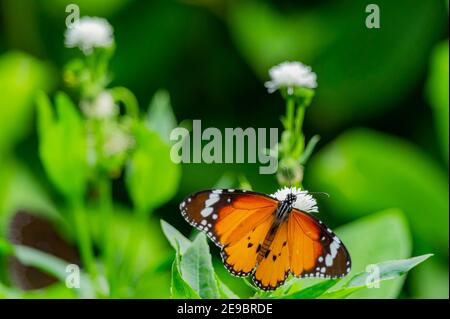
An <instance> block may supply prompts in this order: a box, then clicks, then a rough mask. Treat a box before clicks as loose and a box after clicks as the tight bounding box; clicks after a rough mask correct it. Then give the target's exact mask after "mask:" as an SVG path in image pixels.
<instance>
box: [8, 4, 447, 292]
mask: <svg viewBox="0 0 450 319" xmlns="http://www.w3.org/2000/svg"><path fill="white" fill-rule="evenodd" d="M68 3H76V4H78V5H79V6H80V10H81V15H82V16H84V15H90V16H101V17H105V18H107V19H108V21H109V22H110V23H111V24H112V25H113V27H114V33H115V38H116V44H117V50H116V54H115V56H114V58H113V60H112V65H111V69H112V73H113V75H114V79H113V83H112V85H120V86H125V87H127V88H129V89H130V90H131V91H133V92H134V93H135V94H136V96H137V98H138V101H139V102H140V105H141V107H142V109H143V110H144V109H146V108H147V106H148V103H149V101H150V100H151V98H152V96H153V95H154V93H155V92H156V91H157V90H158V89H161V88H163V89H166V90H167V91H168V92H169V94H170V99H171V104H172V108H173V110H174V113H175V115H176V118H177V120H178V121H179V122H181V121H182V120H184V119H201V120H202V126H203V127H208V126H214V127H218V128H225V127H238V126H241V127H244V128H245V127H279V128H280V130H281V124H280V122H279V121H278V118H279V117H280V115H281V114H283V113H284V105H283V102H282V100H281V99H280V97H279V96H278V95H277V94H271V95H270V94H268V93H267V91H266V89H265V88H264V85H263V83H264V81H266V80H267V79H268V75H267V70H268V69H269V68H270V67H271V66H273V65H275V64H277V63H280V62H282V61H284V60H298V61H302V62H304V63H305V64H308V65H311V66H312V69H313V70H314V71H315V72H316V73H317V76H318V89H317V91H316V97H315V99H314V102H313V105H312V106H311V107H310V108H309V109H308V113H307V116H306V121H305V134H306V136H307V138H309V137H311V136H312V135H313V134H319V135H320V136H321V141H320V143H319V145H318V147H317V149H316V152H315V155H314V156H313V157H312V159H311V161H310V162H309V163H308V166H307V168H306V171H305V174H306V175H305V180H304V184H305V186H306V187H307V188H308V189H310V190H312V191H323V192H327V193H329V194H330V198H319V205H320V210H321V213H320V218H321V219H323V220H324V221H326V222H327V223H328V224H329V225H330V226H332V227H333V228H337V227H338V226H340V225H344V224H347V223H351V222H353V221H354V220H356V219H358V218H360V217H364V216H367V215H370V216H368V217H366V218H365V219H361V220H358V221H356V222H354V223H351V224H348V225H345V226H343V227H342V228H339V229H338V233H339V234H341V236H342V238H343V239H344V241H345V242H346V243H347V242H348V246H349V249H350V252H351V253H352V250H353V251H359V252H361V253H360V255H361V256H366V259H364V260H363V257H361V259H359V260H358V259H355V258H353V259H354V263H355V267H356V268H358V267H360V268H361V267H363V266H365V265H366V264H368V263H371V262H379V261H383V260H387V259H396V258H407V257H409V256H411V255H418V254H424V253H433V254H434V255H435V256H434V257H433V258H431V259H430V260H429V261H427V263H425V264H424V265H421V266H420V267H418V268H417V269H414V270H413V271H412V272H411V274H409V275H408V278H407V280H406V283H405V285H403V286H402V282H400V283H398V282H396V285H397V286H396V288H393V289H390V290H389V292H388V293H384V294H383V293H381V292H376V291H375V292H371V294H368V295H362V296H361V297H367V296H369V297H390V298H393V297H405V298H448V295H449V287H448V230H449V227H448V222H449V220H448V215H449V205H448V200H449V198H448V187H449V184H448V177H447V176H448V155H449V153H448V152H449V148H448V143H449V139H448V136H449V135H448V133H449V127H448V125H449V123H448V116H449V91H448V85H449V65H448V29H447V23H448V1H443V0H431V1H420V0H397V1H388V0H379V1H376V2H375V3H376V4H378V5H379V7H380V11H381V28H380V29H367V28H366V27H365V18H366V16H367V13H366V12H365V7H366V5H367V4H369V3H370V2H366V1H360V0H356V1H355V0H353V1H350V0H347V1H330V0H322V1H287V0H282V1H250V0H246V1H238V0H237V1H232V0H228V1H221V0H185V1H167V0H161V1H137V0H108V1H107V0H101V1H100V0H98V1H88V0H80V1H62V0H46V1H32V0H0V92H1V94H0V237H3V238H7V237H8V232H9V228H10V221H11V219H12V218H13V216H15V214H16V213H17V212H18V211H23V210H25V211H28V212H32V213H35V214H38V215H43V216H45V218H46V219H49V220H53V221H54V224H55V225H57V229H58V233H59V235H58V238H59V239H58V240H61V242H66V241H69V242H70V238H66V237H70V236H67V235H65V234H66V231H65V229H66V228H67V227H70V225H64V223H63V222H61V223H59V222H58V219H59V217H58V216H59V214H60V210H61V208H60V205H59V202H60V198H59V196H58V195H57V194H56V193H55V191H54V189H53V188H52V187H51V185H50V183H49V181H48V179H47V177H46V175H45V173H44V171H43V168H42V164H41V163H40V160H39V156H38V143H37V133H36V126H35V123H36V121H35V111H34V110H35V104H34V97H35V93H36V91H37V90H38V89H42V90H44V91H46V92H48V93H50V94H52V93H53V92H55V91H56V90H57V89H63V90H67V89H66V88H65V87H64V84H63V82H62V79H61V76H60V74H61V70H62V67H63V66H64V64H65V63H66V62H67V61H68V60H69V59H70V58H72V57H73V56H75V55H76V54H77V53H78V52H76V51H75V50H68V49H67V48H65V47H64V45H63V42H64V38H63V34H64V30H65V18H66V13H65V6H66V5H67V4H68ZM241 175H245V176H246V177H247V179H248V180H249V181H250V183H251V184H252V185H253V188H254V189H255V190H257V191H261V192H267V193H272V192H274V191H275V188H276V185H277V184H276V180H275V177H274V176H268V175H259V174H258V164H253V165H237V164H235V165H231V164H223V165H206V164H184V165H183V166H182V179H181V183H180V185H179V189H178V192H177V194H176V196H175V197H174V198H172V200H171V201H170V202H168V203H166V204H165V205H163V206H162V207H160V208H159V209H158V210H156V211H155V212H154V214H153V215H152V216H150V217H149V221H148V231H147V232H146V233H145V234H144V235H142V236H143V237H144V238H145V240H144V241H143V243H142V245H141V246H142V247H140V249H141V250H140V251H141V255H140V256H141V258H140V259H139V261H138V264H139V265H137V266H136V267H137V268H138V269H140V270H139V271H142V277H141V280H140V281H139V285H138V286H137V287H134V288H135V292H134V295H133V296H135V297H168V296H169V283H170V272H169V270H168V269H170V262H171V260H172V258H173V251H172V249H171V248H170V246H169V244H168V243H167V242H166V240H165V238H164V237H163V235H162V232H161V230H160V228H159V219H160V218H162V219H164V220H166V221H168V222H169V223H171V224H172V225H174V226H175V227H177V228H178V229H180V230H181V231H182V232H183V233H185V234H189V233H190V232H191V227H190V226H189V225H188V224H187V223H186V222H185V221H184V220H183V218H182V217H181V215H180V213H179V210H178V203H179V202H180V201H181V199H182V198H184V197H185V196H186V195H187V194H189V193H191V192H194V191H198V190H200V189H205V188H211V187H212V186H214V185H216V183H217V182H218V181H219V180H222V182H223V183H225V184H226V183H228V182H227V180H230V181H233V180H235V179H236V178H238V177H239V176H241ZM223 176H225V177H226V178H225V179H224V178H223ZM221 178H222V179H221ZM155 183H157V181H155ZM113 194H114V199H115V201H116V202H117V203H118V204H117V205H116V206H117V207H120V208H118V210H119V211H120V212H119V213H118V214H117V215H116V217H115V220H114V223H115V225H116V227H115V228H114V230H115V231H114V233H115V234H116V236H117V237H118V242H120V238H123V236H126V231H127V230H126V227H122V226H123V225H127V223H130V220H129V219H130V218H129V215H130V214H129V208H128V207H129V206H130V200H129V197H128V195H127V192H126V191H125V186H124V180H123V178H118V179H117V180H115V181H114V185H113ZM379 211H383V212H382V213H378V214H375V215H374V214H373V213H376V212H379ZM90 222H91V224H92V225H93V226H92V228H93V232H94V234H95V232H96V229H98V228H99V227H101V221H100V220H98V218H96V215H95V214H92V220H91V221H90ZM377 223H378V224H377ZM350 225H351V226H353V227H354V228H355V227H356V228H357V229H359V230H360V232H359V235H358V236H356V237H355V232H352V235H348V237H349V238H348V239H347V238H346V235H345V234H346V227H350ZM42 227H43V228H42V229H44V226H42ZM40 234H41V235H42V234H44V235H42V236H44V237H45V236H46V235H48V236H50V234H47V232H45V231H43V230H41V233H40ZM368 234H370V235H371V236H372V235H373V236H372V237H370V236H369V235H368ZM42 236H41V237H36V238H37V239H36V241H43V239H42V238H44V237H42ZM52 236H53V235H52ZM352 236H353V237H352ZM366 236H367V238H369V239H370V240H371V242H370V244H369V243H368V240H369V239H367V238H366ZM60 237H61V238H60ZM350 237H352V238H350ZM50 238H53V237H50ZM388 239H389V240H388ZM29 240H31V242H32V239H29ZM374 241H376V243H375V246H376V247H375V248H374ZM43 245H44V246H45V242H44V243H43ZM369 246H370V247H371V248H370V249H369V248H368V247H369ZM53 248H54V247H53ZM122 248H123V247H122ZM70 249H72V250H73V247H70V245H69V247H65V246H64V244H63V243H61V245H57V247H56V248H55V252H54V253H55V254H59V256H66V257H67V258H69V257H68V256H71V255H70V253H67V252H68V251H69V250H70ZM117 249H118V250H120V249H121V247H117ZM123 249H124V248H123ZM213 252H214V254H215V256H217V250H216V249H213ZM355 254H356V253H355ZM73 255H74V256H76V253H75V252H74V253H73ZM358 256H359V255H358ZM0 258H1V257H0ZM73 258H76V257H73ZM0 262H1V264H0V297H1V296H2V289H6V288H2V287H3V286H4V287H7V286H13V287H21V288H22V289H31V288H33V285H32V284H31V283H32V282H33V280H34V279H33V278H34V277H33V276H37V275H36V274H33V273H32V272H30V271H28V272H27V271H25V270H24V269H22V268H21V266H20V265H17V264H14V263H10V262H9V261H8V260H7V259H6V258H3V259H1V260H0ZM168 265H169V266H168ZM215 266H217V267H216V271H217V272H218V274H219V276H220V277H221V278H222V279H223V280H224V281H225V282H226V283H227V284H228V285H229V286H230V288H232V289H234V290H235V291H236V292H237V293H239V294H240V295H241V296H245V293H246V289H248V287H246V286H245V285H243V284H242V281H240V280H239V279H234V278H231V276H228V275H227V274H226V271H225V269H224V268H223V267H222V266H221V264H220V259H219V258H217V259H216V260H215ZM139 267H140V268H139ZM359 270H364V269H359ZM24 276H25V277H24ZM30 282H31V283H30ZM1 283H3V284H1ZM27 285H28V286H27ZM43 286H47V285H43ZM27 291H28V292H27V294H25V295H24V296H25V297H27V296H31V297H34V296H38V297H39V296H41V297H70V292H67V290H65V289H64V288H63V287H61V286H60V285H57V284H53V285H51V286H49V287H47V288H45V289H38V290H34V289H31V290H27Z"/></svg>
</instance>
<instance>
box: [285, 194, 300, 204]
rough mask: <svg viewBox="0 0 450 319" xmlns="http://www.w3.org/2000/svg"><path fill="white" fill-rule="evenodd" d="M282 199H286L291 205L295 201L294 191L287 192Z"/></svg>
mask: <svg viewBox="0 0 450 319" xmlns="http://www.w3.org/2000/svg"><path fill="white" fill-rule="evenodd" d="M284 201H286V202H287V203H288V204H289V205H290V206H293V205H294V203H295V202H296V201H297V195H295V194H294V193H289V194H287V195H286V198H285V199H284Z"/></svg>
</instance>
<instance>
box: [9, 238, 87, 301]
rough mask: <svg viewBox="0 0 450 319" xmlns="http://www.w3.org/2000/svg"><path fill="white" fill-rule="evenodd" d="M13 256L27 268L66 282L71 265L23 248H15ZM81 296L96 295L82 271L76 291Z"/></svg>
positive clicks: (20, 246) (42, 253)
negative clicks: (35, 269) (32, 268)
mask: <svg viewBox="0 0 450 319" xmlns="http://www.w3.org/2000/svg"><path fill="white" fill-rule="evenodd" d="M13 255H14V256H15V257H16V258H17V259H18V260H19V261H20V262H21V263H22V264H24V265H25V266H31V267H36V268H38V269H39V270H41V271H43V272H46V273H47V274H49V275H52V276H54V277H55V278H57V279H58V280H59V281H61V282H62V283H65V282H66V278H67V276H68V272H67V271H66V269H67V266H68V265H69V263H67V261H65V260H62V259H59V258H58V257H55V256H53V255H50V254H47V253H45V252H42V251H40V250H37V249H34V248H31V247H28V246H22V245H14V246H13ZM76 290H77V292H79V294H80V296H82V297H84V298H89V297H92V296H93V295H94V290H93V287H92V285H91V282H90V281H89V279H88V277H87V276H86V275H85V274H84V273H83V272H82V271H81V270H80V289H76Z"/></svg>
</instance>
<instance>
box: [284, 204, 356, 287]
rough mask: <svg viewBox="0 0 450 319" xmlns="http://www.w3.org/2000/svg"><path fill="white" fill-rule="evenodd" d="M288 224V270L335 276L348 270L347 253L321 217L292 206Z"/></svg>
mask: <svg viewBox="0 0 450 319" xmlns="http://www.w3.org/2000/svg"><path fill="white" fill-rule="evenodd" d="M287 225H288V243H289V259H290V270H291V273H292V274H293V275H294V276H296V277H302V278H304V277H318V278H337V277H342V276H345V275H346V274H347V273H349V272H350V268H351V260H350V254H349V253H348V251H347V249H346V248H345V246H344V244H343V243H342V242H341V241H340V239H339V238H338V237H337V236H336V235H335V234H334V233H333V232H332V231H331V230H330V229H329V228H327V227H326V226H325V225H324V224H323V223H322V222H321V221H320V220H318V219H316V218H315V217H313V216H312V215H311V214H308V213H304V212H301V211H299V210H297V209H293V210H292V211H291V213H290V215H289V218H288V220H287Z"/></svg>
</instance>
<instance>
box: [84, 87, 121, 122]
mask: <svg viewBox="0 0 450 319" xmlns="http://www.w3.org/2000/svg"><path fill="white" fill-rule="evenodd" d="M81 110H82V111H83V113H84V114H85V115H86V116H87V117H90V118H96V119H106V118H110V117H113V116H114V115H116V114H117V113H118V111H119V110H118V107H117V105H116V104H115V103H114V98H113V97H112V95H111V94H110V93H109V92H107V91H103V92H101V93H100V94H99V95H98V96H97V98H95V100H94V101H92V102H88V101H82V102H81Z"/></svg>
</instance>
